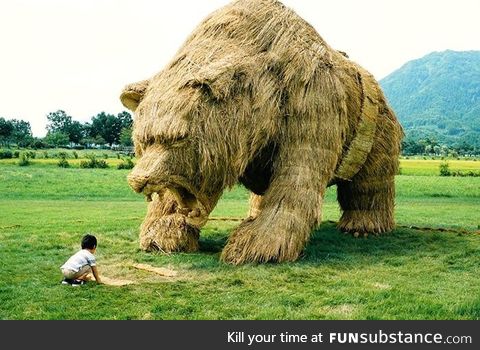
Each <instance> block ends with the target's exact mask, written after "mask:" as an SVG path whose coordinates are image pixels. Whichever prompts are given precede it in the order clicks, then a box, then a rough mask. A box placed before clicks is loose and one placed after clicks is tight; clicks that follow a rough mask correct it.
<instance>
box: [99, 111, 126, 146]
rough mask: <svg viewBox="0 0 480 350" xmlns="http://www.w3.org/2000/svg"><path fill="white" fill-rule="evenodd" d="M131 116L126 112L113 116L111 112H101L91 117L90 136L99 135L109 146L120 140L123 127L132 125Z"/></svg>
mask: <svg viewBox="0 0 480 350" xmlns="http://www.w3.org/2000/svg"><path fill="white" fill-rule="evenodd" d="M132 122H133V121H132V117H131V115H130V113H128V112H121V113H119V114H118V116H117V117H115V116H114V115H113V114H107V113H105V112H101V113H99V114H97V115H96V116H95V117H93V118H92V124H91V126H90V136H92V137H96V136H101V137H102V138H103V139H104V140H105V141H106V142H107V143H108V144H109V145H110V146H112V144H114V143H118V142H119V141H120V133H121V131H122V129H123V128H129V127H131V126H132Z"/></svg>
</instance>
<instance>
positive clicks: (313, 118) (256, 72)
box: [121, 0, 403, 264]
mask: <svg viewBox="0 0 480 350" xmlns="http://www.w3.org/2000/svg"><path fill="white" fill-rule="evenodd" d="M139 63H140V59H139ZM121 100H122V102H123V104H124V105H125V106H126V107H128V108H129V109H131V110H132V111H135V121H134V129H133V139H134V143H135V152H136V155H137V157H138V158H139V159H138V163H137V165H136V166H135V168H134V169H133V171H132V172H131V173H130V175H129V177H128V181H129V184H130V186H131V187H132V188H133V189H134V190H135V191H137V192H139V193H143V194H144V195H145V196H146V197H147V199H148V200H149V201H150V203H149V207H148V213H147V216H146V218H145V220H144V222H143V224H142V227H141V232H140V245H141V247H142V248H143V249H145V250H160V251H164V252H172V251H194V250H196V249H198V238H199V233H200V228H201V227H202V226H203V225H204V224H205V222H206V221H207V219H208V215H209V214H210V212H211V211H212V210H213V208H214V207H215V205H216V203H217V201H218V199H219V198H220V196H221V194H222V192H223V191H224V190H225V189H226V188H230V187H232V186H234V185H235V184H237V183H238V182H240V183H242V184H243V185H244V186H245V187H246V188H248V189H249V190H250V191H251V192H252V194H251V199H250V206H251V207H250V214H249V217H248V218H247V219H245V220H244V221H243V222H242V223H241V224H240V225H239V226H238V227H237V228H236V229H235V230H234V231H233V232H232V234H231V236H230V237H229V239H228V242H227V244H226V246H225V248H224V249H223V252H222V254H221V259H222V260H223V261H225V262H228V263H233V264H240V263H245V262H266V261H279V262H281V261H293V260H296V259H297V258H298V257H299V255H300V254H301V253H302V250H303V249H304V247H305V244H306V243H307V241H308V239H309V236H310V234H311V232H312V230H313V229H314V228H315V227H316V226H317V225H319V223H320V222H321V218H322V203H323V198H324V194H325V190H326V188H327V186H329V185H333V184H336V185H337V187H338V201H339V203H340V207H341V210H342V217H341V219H340V222H339V228H340V229H341V230H342V231H346V232H350V233H352V234H354V235H355V236H357V235H359V234H361V235H364V234H369V233H371V234H381V233H384V232H388V231H390V230H392V228H393V227H394V215H393V210H394V197H395V189H394V175H395V174H396V172H397V169H398V155H399V151H400V143H401V139H402V136H403V132H402V128H401V127H400V125H399V123H398V121H397V119H396V117H395V115H394V113H393V111H392V110H391V109H390V108H389V106H388V105H387V103H386V101H385V98H384V96H383V94H382V92H381V89H380V87H379V85H378V83H377V82H376V81H375V79H374V78H373V77H372V75H371V74H369V73H368V72H367V71H365V70H364V69H362V68H361V67H360V66H358V65H357V64H355V63H354V62H352V61H351V60H349V59H348V57H346V55H345V54H342V53H340V52H338V51H336V50H334V49H332V48H331V47H330V46H329V45H328V44H327V43H326V42H325V41H324V40H323V39H322V38H321V37H320V36H319V35H318V33H317V32H316V31H315V30H314V29H313V28H312V27H311V26H310V25H309V24H308V23H306V22H305V21H304V20H303V19H302V18H300V17H299V16H298V15H297V14H296V13H294V12H293V11H292V10H290V9H288V8H286V7H285V6H284V5H283V4H281V3H280V2H278V1H276V0H239V1H235V2H233V3H231V4H229V5H227V6H226V7H224V8H221V9H219V10H217V11H216V12H214V13H212V14H211V15H210V16H209V17H208V18H206V19H205V20H204V21H203V22H202V23H201V24H200V25H199V26H198V27H197V28H196V29H195V30H194V32H193V33H192V34H191V35H190V37H189V38H188V39H187V41H186V42H185V43H184V45H183V46H182V47H181V48H180V50H179V51H178V53H177V54H176V55H175V57H174V58H173V60H172V61H171V62H170V63H169V64H168V65H167V66H166V67H165V68H164V69H163V70H162V71H161V72H160V73H158V74H156V75H155V76H153V77H152V78H151V79H149V80H145V81H141V82H138V83H134V84H130V85H127V86H126V87H125V89H124V91H123V92H122V95H121Z"/></svg>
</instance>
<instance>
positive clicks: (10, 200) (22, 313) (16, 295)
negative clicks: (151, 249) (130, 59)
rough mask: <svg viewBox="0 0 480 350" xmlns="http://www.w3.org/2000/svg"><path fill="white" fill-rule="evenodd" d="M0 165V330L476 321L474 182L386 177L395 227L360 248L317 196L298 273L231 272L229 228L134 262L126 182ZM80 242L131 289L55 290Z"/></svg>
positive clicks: (92, 173)
mask: <svg viewBox="0 0 480 350" xmlns="http://www.w3.org/2000/svg"><path fill="white" fill-rule="evenodd" d="M42 161H43V162H44V163H48V162H47V161H51V160H49V159H46V160H42ZM69 161H70V159H69ZM109 161H116V160H115V159H109ZM37 162H38V163H37ZM417 162H419V161H417ZM9 163H11V161H8V160H3V161H0V252H1V255H2V259H1V260H0V261H1V264H2V265H1V269H0V305H1V306H0V319H480V283H479V282H478V276H479V275H480V235H479V224H480V220H479V215H478V211H479V209H480V178H478V177H477V178H473V177H462V178H459V177H437V176H416V175H415V176H404V175H402V176H397V179H396V181H397V212H396V217H397V222H398V224H399V227H398V228H397V229H396V230H395V231H394V232H392V233H391V234H389V235H385V236H382V237H369V238H366V239H365V238H361V239H355V238H353V237H351V236H346V235H343V234H341V233H339V232H338V231H337V230H336V229H335V225H334V224H333V223H330V222H328V220H331V221H336V220H338V218H339V210H338V205H337V204H336V201H335V188H334V187H333V188H330V189H329V191H328V194H327V198H326V204H325V210H324V220H325V221H326V222H325V223H324V224H323V225H322V226H321V227H320V228H318V229H317V230H316V231H315V232H314V233H313V235H312V238H311V241H310V243H309V244H308V246H307V248H306V250H305V253H304V255H303V257H302V258H301V259H300V260H299V261H298V262H295V263H286V264H264V265H253V264H252V265H245V266H240V267H233V266H229V265H225V264H222V263H220V262H219V261H218V256H219V253H220V250H221V249H222V247H223V245H224V244H225V241H226V239H227V237H228V233H229V231H230V230H231V229H232V228H233V227H235V225H237V224H238V222H236V221H228V220H227V221H224V220H211V221H209V223H208V224H207V226H206V227H205V228H204V230H203V231H202V235H201V242H200V246H201V250H200V252H197V253H194V254H171V255H161V254H151V253H144V252H142V251H140V250H139V249H138V227H139V225H140V223H141V221H142V219H143V216H144V215H145V212H146V203H145V202H144V200H143V198H142V197H141V196H139V195H136V194H135V193H133V192H132V191H131V190H130V189H129V188H128V186H127V183H126V175H127V173H128V171H124V170H116V169H113V168H112V169H105V170H103V169H102V170H100V169H93V170H92V169H61V168H58V167H56V166H54V165H52V164H42V162H40V160H34V165H32V166H29V167H19V166H16V165H13V164H9ZM472 163H475V164H477V163H480V162H472ZM402 167H403V164H402ZM425 167H426V169H433V168H432V166H431V165H428V166H427V165H425ZM429 167H430V168H429ZM450 167H451V168H452V169H455V167H454V166H453V165H452V164H451V165H450ZM475 169H477V170H478V167H477V168H475ZM436 170H438V166H437V168H436ZM419 173H422V172H421V171H420V172H419ZM429 175H433V173H431V174H429ZM247 199H248V193H247V192H246V191H245V190H244V189H243V188H241V187H237V188H234V189H233V190H232V191H230V192H227V193H225V194H224V196H223V198H222V200H221V202H220V203H219V204H218V206H217V208H216V209H215V211H214V212H213V213H212V218H214V219H215V218H220V217H222V218H232V219H239V218H242V217H244V215H245V213H246V211H247ZM409 226H418V227H431V228H447V229H449V230H450V231H443V232H440V231H439V230H429V231H421V230H415V229H410V228H408V227H409ZM86 232H93V233H94V234H95V235H96V236H97V238H98V240H99V247H98V252H97V259H98V262H99V269H100V272H101V273H102V274H103V275H105V276H108V277H112V278H121V279H129V280H133V281H135V282H136V284H133V285H129V286H124V287H112V286H96V285H95V284H90V285H87V286H82V287H80V288H72V287H68V286H62V285H60V284H59V281H60V277H61V276H60V271H59V266H60V265H61V264H62V263H63V262H64V261H65V260H66V259H67V258H68V257H69V256H70V255H71V254H72V253H74V252H75V251H76V250H77V249H78V248H79V241H80V238H81V237H82V236H83V235H84V234H85V233H86ZM133 263H147V264H150V265H153V266H158V267H168V268H170V269H173V270H175V271H176V272H177V276H176V277H161V276H157V275H154V274H152V273H149V272H145V271H141V270H137V269H135V268H134V267H132V264H133Z"/></svg>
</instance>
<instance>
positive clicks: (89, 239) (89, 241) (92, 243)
mask: <svg viewBox="0 0 480 350" xmlns="http://www.w3.org/2000/svg"><path fill="white" fill-rule="evenodd" d="M96 247H97V238H96V237H95V236H93V235H85V236H83V238H82V249H93V248H96Z"/></svg>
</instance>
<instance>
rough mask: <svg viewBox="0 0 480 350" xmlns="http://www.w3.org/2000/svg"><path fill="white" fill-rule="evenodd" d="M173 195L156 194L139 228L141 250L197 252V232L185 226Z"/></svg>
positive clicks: (183, 214) (183, 217) (184, 218)
mask: <svg viewBox="0 0 480 350" xmlns="http://www.w3.org/2000/svg"><path fill="white" fill-rule="evenodd" d="M194 214H195V213H193V214H192V213H182V212H181V209H179V208H178V204H177V202H176V200H175V199H174V198H173V196H170V195H168V194H164V195H162V196H159V195H157V194H155V195H154V196H153V198H152V201H151V202H150V204H149V206H148V212H147V216H146V217H145V220H144V221H143V223H142V226H141V228H140V248H141V249H143V250H146V251H161V252H165V253H170V252H179V251H182V252H194V251H197V250H198V239H199V233H200V230H199V229H198V228H197V227H194V226H192V225H189V224H188V223H187V217H188V215H194Z"/></svg>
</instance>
